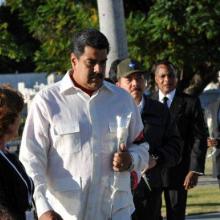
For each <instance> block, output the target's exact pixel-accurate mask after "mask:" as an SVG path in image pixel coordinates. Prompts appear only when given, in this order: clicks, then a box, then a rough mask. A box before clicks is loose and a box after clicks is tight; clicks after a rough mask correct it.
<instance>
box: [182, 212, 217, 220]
mask: <svg viewBox="0 0 220 220" xmlns="http://www.w3.org/2000/svg"><path fill="white" fill-rule="evenodd" d="M191 219H193V220H200V219H202V220H220V212H219V213H211V214H203V215H193V216H187V217H186V220H191Z"/></svg>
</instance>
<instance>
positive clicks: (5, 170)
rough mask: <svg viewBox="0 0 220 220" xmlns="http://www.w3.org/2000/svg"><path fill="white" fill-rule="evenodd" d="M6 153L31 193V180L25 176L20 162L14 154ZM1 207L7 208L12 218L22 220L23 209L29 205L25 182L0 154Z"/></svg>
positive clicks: (23, 217) (23, 216)
mask: <svg viewBox="0 0 220 220" xmlns="http://www.w3.org/2000/svg"><path fill="white" fill-rule="evenodd" d="M6 155H7V158H8V159H9V160H10V161H11V162H12V163H13V164H14V166H15V167H16V168H17V170H18V171H19V172H20V173H21V175H22V177H23V178H24V179H25V180H26V182H27V184H28V188H29V191H31V194H33V187H31V180H30V179H29V177H28V176H27V174H26V172H25V170H24V167H23V166H22V164H21V163H20V162H19V161H18V159H17V158H16V157H15V156H14V155H12V154H6ZM32 186H33V185H32ZM31 189H32V190H31ZM1 208H2V209H5V210H7V211H8V212H9V213H10V214H11V215H12V216H13V217H14V219H16V220H23V219H25V211H26V210H27V209H28V208H30V207H29V203H28V191H27V187H26V185H25V183H24V182H23V180H22V179H21V177H20V176H19V175H18V173H17V172H16V171H15V169H14V168H13V167H12V166H11V165H10V164H9V162H8V161H7V160H6V159H5V158H4V157H3V156H2V155H1V154H0V209H1Z"/></svg>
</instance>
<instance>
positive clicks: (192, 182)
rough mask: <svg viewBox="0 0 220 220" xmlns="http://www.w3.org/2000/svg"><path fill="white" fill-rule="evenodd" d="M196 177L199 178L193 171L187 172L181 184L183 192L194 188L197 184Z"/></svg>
mask: <svg viewBox="0 0 220 220" xmlns="http://www.w3.org/2000/svg"><path fill="white" fill-rule="evenodd" d="M198 177H199V174H198V173H195V172H193V171H189V172H188V174H187V175H186V177H185V181H184V183H183V186H184V188H185V190H188V189H191V188H193V187H194V186H196V185H197V183H198Z"/></svg>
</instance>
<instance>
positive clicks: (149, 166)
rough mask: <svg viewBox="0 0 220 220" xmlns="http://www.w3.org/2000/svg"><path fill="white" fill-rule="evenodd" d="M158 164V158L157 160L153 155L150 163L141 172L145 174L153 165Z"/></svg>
mask: <svg viewBox="0 0 220 220" xmlns="http://www.w3.org/2000/svg"><path fill="white" fill-rule="evenodd" d="M156 165H157V160H155V159H154V158H153V157H152V156H150V157H149V163H148V165H147V166H146V168H145V169H144V170H143V171H141V174H144V173H145V172H146V171H148V170H150V169H152V168H153V167H155V166H156Z"/></svg>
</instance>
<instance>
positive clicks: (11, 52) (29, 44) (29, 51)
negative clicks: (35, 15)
mask: <svg viewBox="0 0 220 220" xmlns="http://www.w3.org/2000/svg"><path fill="white" fill-rule="evenodd" d="M0 33H1V34H0V63H1V65H0V72H15V71H23V72H27V71H31V70H33V69H34V64H33V61H32V56H33V51H34V50H35V49H36V47H37V46H38V42H37V41H36V40H34V39H33V38H32V36H31V35H30V34H29V33H28V31H27V29H26V28H25V27H24V25H23V23H22V22H21V20H20V19H19V18H18V14H17V13H16V12H11V11H10V8H9V7H7V6H1V7H0Z"/></svg>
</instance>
